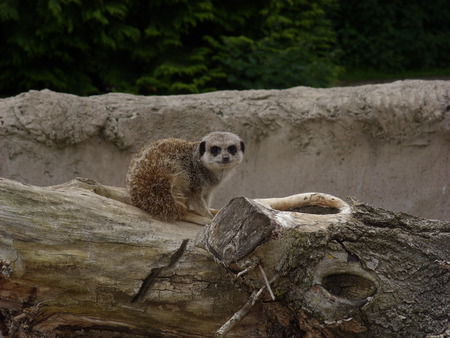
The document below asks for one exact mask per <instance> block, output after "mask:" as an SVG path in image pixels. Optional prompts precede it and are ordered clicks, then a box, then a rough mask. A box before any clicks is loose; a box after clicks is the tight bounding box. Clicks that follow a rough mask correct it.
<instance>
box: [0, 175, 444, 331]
mask: <svg viewBox="0 0 450 338" xmlns="http://www.w3.org/2000/svg"><path fill="white" fill-rule="evenodd" d="M302 196H303V197H305V196H306V195H302ZM307 196H309V197H308V198H309V201H308V203H307V206H311V204H312V205H315V206H316V207H313V208H316V209H317V208H321V207H324V206H327V205H328V206H329V207H330V209H329V210H328V212H334V213H332V214H308V213H305V209H295V208H294V210H302V211H303V212H302V213H300V212H292V211H288V210H290V209H292V208H291V206H292V205H290V204H289V203H291V204H292V203H293V204H302V203H300V200H299V199H297V200H296V199H295V198H293V199H292V198H291V199H290V201H291V202H289V203H288V204H289V208H288V209H283V207H282V206H283V205H284V204H286V203H285V202H286V201H287V200H286V199H285V200H283V199H281V200H280V199H275V200H273V199H270V200H257V201H254V200H250V199H247V198H243V197H241V198H236V199H234V200H232V201H230V203H229V204H228V205H227V206H226V207H225V208H223V209H222V210H221V211H220V213H219V214H218V215H217V216H216V218H215V219H214V221H213V222H212V224H211V225H209V226H207V227H204V228H202V227H200V226H197V225H194V224H190V223H183V222H177V223H173V224H172V223H163V222H159V221H156V220H153V219H151V218H149V216H148V214H146V213H145V212H143V211H142V210H139V209H137V208H134V207H132V206H130V205H128V204H127V203H126V202H127V196H126V194H125V192H124V191H123V189H119V188H113V187H106V186H102V185H100V184H97V183H96V182H93V181H91V180H85V179H77V180H74V181H71V182H68V183H67V184H64V185H61V186H53V187H35V186H28V185H23V184H20V183H18V182H14V181H10V180H6V179H0V333H1V334H3V335H4V336H5V337H16V336H21V335H22V336H27V337H33V336H35V337H38V336H39V337H40V336H52V335H64V336H75V335H77V334H89V335H90V336H99V337H105V336H124V337H126V336H129V337H134V336H136V337H141V336H156V337H157V336H186V337H189V336H192V337H199V336H200V337H201V336H204V337H210V336H213V335H214V334H215V332H217V330H219V328H221V327H222V325H224V324H225V323H226V322H227V321H228V320H230V318H232V316H233V314H236V313H238V310H239V309H241V308H242V307H243V306H244V305H245V304H251V303H252V301H251V299H250V295H252V294H255V292H258V290H261V289H263V288H264V290H263V291H262V292H261V293H260V296H258V297H259V300H258V301H256V303H255V305H254V307H253V308H251V309H250V311H249V312H248V313H247V314H246V316H245V317H244V318H243V319H242V320H241V321H239V322H237V323H236V325H235V326H234V327H233V328H232V329H231V330H230V331H228V333H227V336H230V337H231V336H235V337H244V336H245V337H268V336H271V337H277V336H278V337H281V336H297V337H302V336H307V337H351V336H355V337H381V336H385V337H389V336H396V337H423V336H424V335H426V334H428V333H433V334H439V333H441V332H443V331H444V330H445V329H446V328H447V325H448V312H449V299H448V298H449V290H448V277H449V261H450V257H449V250H450V248H449V245H448V243H449V239H450V238H449V236H450V234H449V232H450V229H449V227H450V225H449V223H445V222H441V221H433V220H422V219H418V218H414V217H412V216H408V215H404V214H394V213H391V212H389V211H385V210H382V209H374V208H371V207H369V206H366V205H364V204H361V203H355V204H354V205H353V206H352V207H351V209H350V208H349V207H348V206H346V204H345V203H344V204H340V203H341V201H338V200H335V202H336V201H337V202H339V203H338V204H333V205H330V204H329V198H332V197H330V196H328V195H323V194H310V195H307ZM288 200H289V199H288ZM280 201H281V202H280ZM327 201H328V202H327ZM124 202H125V203H124ZM277 203H278V204H277ZM280 203H281V204H280ZM342 203H343V202H342ZM317 205H318V207H317ZM294 206H295V205H294ZM301 207H305V206H304V205H303V206H301ZM277 208H278V209H277ZM279 209H281V210H279ZM313 211H314V212H317V210H313ZM322 211H323V210H322ZM195 241H197V243H198V245H199V246H203V247H204V248H206V249H207V251H209V252H207V251H205V250H203V249H201V248H198V247H196V246H195V243H194V242H195ZM217 263H219V264H217ZM261 268H262V271H264V273H265V275H266V277H267V280H268V281H269V284H270V285H269V287H267V284H268V283H267V282H266V281H265V280H264V278H263V275H262V273H261ZM239 273H240V274H239ZM269 288H270V289H271V290H272V291H273V294H274V296H275V301H273V300H272V298H271V295H270V293H269V292H268V291H267V289H269ZM233 324H235V323H233Z"/></svg>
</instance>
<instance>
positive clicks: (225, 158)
mask: <svg viewBox="0 0 450 338" xmlns="http://www.w3.org/2000/svg"><path fill="white" fill-rule="evenodd" d="M229 160H230V155H228V154H224V155H222V161H224V162H228V161H229Z"/></svg>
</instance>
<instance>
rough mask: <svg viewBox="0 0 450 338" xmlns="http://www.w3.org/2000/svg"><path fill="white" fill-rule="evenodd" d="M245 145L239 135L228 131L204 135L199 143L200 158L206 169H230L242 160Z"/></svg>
mask: <svg viewBox="0 0 450 338" xmlns="http://www.w3.org/2000/svg"><path fill="white" fill-rule="evenodd" d="M244 151H245V146H244V142H242V140H241V139H240V138H239V136H237V135H235V134H233V133H228V132H214V133H211V134H208V135H206V136H205V137H204V138H203V139H202V141H201V142H200V145H199V152H200V159H201V161H202V163H203V164H204V165H205V167H207V168H208V169H210V170H212V171H220V170H225V169H232V168H234V167H235V166H237V165H238V164H240V163H241V162H242V159H243V157H244Z"/></svg>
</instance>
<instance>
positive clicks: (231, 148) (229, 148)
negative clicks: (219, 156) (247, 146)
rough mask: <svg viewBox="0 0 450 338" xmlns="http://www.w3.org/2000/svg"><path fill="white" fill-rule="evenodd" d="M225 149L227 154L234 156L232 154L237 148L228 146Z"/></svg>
mask: <svg viewBox="0 0 450 338" xmlns="http://www.w3.org/2000/svg"><path fill="white" fill-rule="evenodd" d="M227 149H228V152H229V153H230V154H231V155H234V154H236V153H237V148H236V146H229V147H228V148H227Z"/></svg>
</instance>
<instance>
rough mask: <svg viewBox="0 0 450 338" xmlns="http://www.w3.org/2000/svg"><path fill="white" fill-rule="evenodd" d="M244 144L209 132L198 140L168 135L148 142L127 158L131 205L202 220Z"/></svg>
mask: <svg viewBox="0 0 450 338" xmlns="http://www.w3.org/2000/svg"><path fill="white" fill-rule="evenodd" d="M244 150H245V146H244V142H243V141H242V140H241V139H240V137H239V136H237V135H235V134H233V133H230V132H213V133H210V134H208V135H206V136H205V137H203V139H202V140H201V141H200V142H188V141H186V140H182V139H176V138H169V139H163V140H159V141H156V142H153V143H151V144H149V145H148V146H145V147H144V148H142V149H141V151H140V152H139V153H138V154H137V155H136V156H135V157H133V158H132V160H131V162H130V166H129V169H128V173H127V189H128V192H129V195H130V199H131V203H132V204H133V205H134V206H136V207H138V208H141V209H143V210H146V211H147V212H149V213H150V214H151V215H152V216H154V217H155V218H158V219H161V220H164V221H175V220H181V221H188V222H192V223H197V224H201V225H203V224H206V223H209V222H210V221H211V219H212V218H213V213H215V212H217V211H215V210H213V209H209V202H210V198H211V193H212V191H213V190H214V189H215V188H216V187H217V186H218V185H219V183H220V182H222V181H223V180H224V179H225V178H227V177H228V176H229V175H230V173H231V172H232V170H233V168H235V167H236V166H237V165H239V164H240V163H241V162H242V159H243V156H244Z"/></svg>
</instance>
